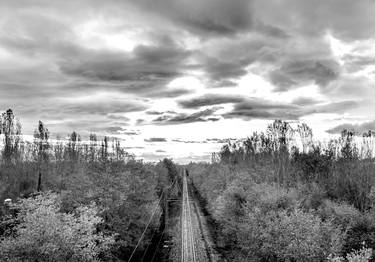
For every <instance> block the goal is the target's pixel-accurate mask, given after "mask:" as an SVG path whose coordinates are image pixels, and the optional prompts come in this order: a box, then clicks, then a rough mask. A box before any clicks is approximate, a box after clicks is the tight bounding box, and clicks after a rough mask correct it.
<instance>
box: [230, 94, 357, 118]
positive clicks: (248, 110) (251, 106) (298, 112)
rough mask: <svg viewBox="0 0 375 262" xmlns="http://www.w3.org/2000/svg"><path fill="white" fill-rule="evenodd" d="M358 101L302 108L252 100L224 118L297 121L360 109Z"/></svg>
mask: <svg viewBox="0 0 375 262" xmlns="http://www.w3.org/2000/svg"><path fill="white" fill-rule="evenodd" d="M359 104H360V102H358V101H342V102H335V103H328V104H319V105H310V106H308V105H306V106H300V105H297V104H282V103H274V102H271V101H266V100H261V99H252V100H248V101H246V102H241V103H238V104H236V105H235V106H234V108H233V110H232V111H230V112H228V113H225V114H224V115H223V117H224V118H242V119H245V120H249V119H284V120H297V119H299V118H300V117H303V116H306V115H310V114H316V113H340V112H345V111H347V110H349V109H352V108H356V107H358V106H359Z"/></svg>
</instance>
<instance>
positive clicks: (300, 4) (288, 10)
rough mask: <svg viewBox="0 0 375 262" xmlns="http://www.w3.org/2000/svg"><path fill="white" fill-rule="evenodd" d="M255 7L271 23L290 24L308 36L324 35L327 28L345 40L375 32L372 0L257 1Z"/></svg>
mask: <svg viewBox="0 0 375 262" xmlns="http://www.w3.org/2000/svg"><path fill="white" fill-rule="evenodd" d="M254 9H255V10H256V15H257V17H259V18H261V19H262V20H263V21H265V22H266V23H267V24H272V25H278V26H279V27H281V28H288V27H289V28H290V29H289V30H290V31H294V33H299V34H303V35H306V36H309V35H313V36H315V35H321V34H323V33H324V32H326V31H327V30H330V31H332V32H333V33H334V34H335V35H337V36H339V37H340V38H341V37H343V38H345V39H359V38H369V37H372V36H373V35H374V34H375V28H374V26H373V22H374V16H373V14H374V11H375V2H374V1H371V0H363V1H351V0H328V1H300V0H284V1H279V0H269V1H262V0H257V1H254ZM348 15H349V16H350V19H348Z"/></svg>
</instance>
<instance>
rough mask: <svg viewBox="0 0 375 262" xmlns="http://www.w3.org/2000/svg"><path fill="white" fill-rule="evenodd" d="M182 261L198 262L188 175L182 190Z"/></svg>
mask: <svg viewBox="0 0 375 262" xmlns="http://www.w3.org/2000/svg"><path fill="white" fill-rule="evenodd" d="M181 234H182V235H181V239H182V243H181V244H182V246H181V261H182V262H197V261H198V260H197V254H196V250H195V239H194V237H195V236H194V235H195V234H194V228H193V222H192V212H191V207H190V199H189V190H188V185H187V179H186V175H185V174H184V176H183V189H182V215H181Z"/></svg>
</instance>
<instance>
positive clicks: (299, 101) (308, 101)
mask: <svg viewBox="0 0 375 262" xmlns="http://www.w3.org/2000/svg"><path fill="white" fill-rule="evenodd" d="M318 103H320V101H319V100H316V99H315V98H312V97H297V98H296V99H294V100H293V101H292V104H295V105H299V106H305V105H314V104H318Z"/></svg>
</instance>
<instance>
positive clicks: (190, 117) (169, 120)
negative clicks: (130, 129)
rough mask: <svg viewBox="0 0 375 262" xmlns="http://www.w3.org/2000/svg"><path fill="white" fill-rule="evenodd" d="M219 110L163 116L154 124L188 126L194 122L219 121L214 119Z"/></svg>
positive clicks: (155, 120)
mask: <svg viewBox="0 0 375 262" xmlns="http://www.w3.org/2000/svg"><path fill="white" fill-rule="evenodd" d="M218 109H219V108H210V109H205V110H202V111H198V112H195V113H192V114H186V113H179V114H176V115H162V116H160V117H158V118H156V119H154V120H153V121H152V122H153V123H154V124H157V125H171V124H187V123H194V122H208V121H217V120H219V118H215V117H212V116H213V114H214V113H215V112H216V111H217V110H218Z"/></svg>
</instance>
